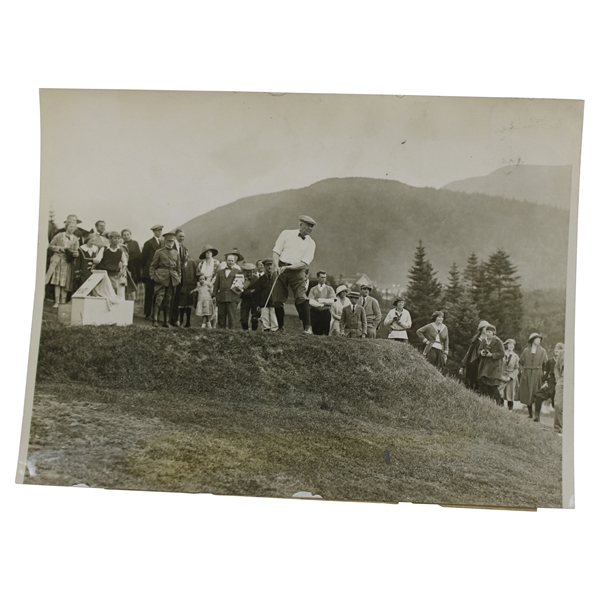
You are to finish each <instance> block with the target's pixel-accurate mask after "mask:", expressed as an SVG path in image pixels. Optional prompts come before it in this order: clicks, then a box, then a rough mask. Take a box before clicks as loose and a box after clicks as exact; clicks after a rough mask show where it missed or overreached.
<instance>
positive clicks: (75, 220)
mask: <svg viewBox="0 0 599 599" xmlns="http://www.w3.org/2000/svg"><path fill="white" fill-rule="evenodd" d="M82 222H83V221H82V220H79V219H78V218H77V215H76V214H69V216H67V219H66V220H65V221H64V224H65V225H66V224H67V223H77V224H78V225H80V224H81V223H82Z"/></svg>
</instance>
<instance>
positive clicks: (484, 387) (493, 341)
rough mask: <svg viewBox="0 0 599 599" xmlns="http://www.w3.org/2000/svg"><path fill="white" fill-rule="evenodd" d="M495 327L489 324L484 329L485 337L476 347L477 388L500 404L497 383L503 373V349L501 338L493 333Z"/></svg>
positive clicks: (499, 382) (499, 383) (498, 383)
mask: <svg viewBox="0 0 599 599" xmlns="http://www.w3.org/2000/svg"><path fill="white" fill-rule="evenodd" d="M495 332H496V329H495V327H494V326H493V325H492V324H490V325H489V326H488V327H487V328H486V329H485V338H484V339H483V340H482V341H481V343H480V345H479V347H478V356H479V359H480V362H479V365H478V389H479V391H480V392H481V393H482V394H483V395H486V396H487V397H490V398H491V399H494V400H495V403H496V404H497V405H498V406H500V405H501V403H502V401H503V400H502V399H501V394H500V393H499V385H501V377H502V375H503V359H504V357H505V350H504V348H503V343H502V342H501V339H499V337H497V336H496V335H495Z"/></svg>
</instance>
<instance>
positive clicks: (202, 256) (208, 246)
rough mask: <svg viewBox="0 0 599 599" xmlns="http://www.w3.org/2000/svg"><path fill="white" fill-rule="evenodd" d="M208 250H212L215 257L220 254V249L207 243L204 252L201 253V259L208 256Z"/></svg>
mask: <svg viewBox="0 0 599 599" xmlns="http://www.w3.org/2000/svg"><path fill="white" fill-rule="evenodd" d="M206 252H212V257H213V258H214V256H216V255H217V254H218V250H217V249H216V248H213V247H212V246H211V245H210V244H209V243H207V244H206V245H205V246H204V247H203V248H202V252H201V253H200V260H203V259H204V258H205V257H206Z"/></svg>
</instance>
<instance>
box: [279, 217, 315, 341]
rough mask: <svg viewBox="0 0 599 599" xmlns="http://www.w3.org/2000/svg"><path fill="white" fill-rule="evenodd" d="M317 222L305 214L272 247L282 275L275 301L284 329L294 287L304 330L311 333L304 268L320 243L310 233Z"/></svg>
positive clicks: (280, 322) (280, 326)
mask: <svg viewBox="0 0 599 599" xmlns="http://www.w3.org/2000/svg"><path fill="white" fill-rule="evenodd" d="M315 225H316V221H315V220H314V219H313V218H310V217H309V216H306V215H305V214H304V215H302V216H300V217H299V227H298V228H297V229H287V230H285V231H282V232H281V234H280V235H279V237H278V238H277V241H276V243H275V246H274V248H273V250H272V259H273V271H274V273H275V275H277V277H278V278H277V282H276V284H275V287H274V291H273V296H274V302H273V303H274V307H275V313H276V315H277V321H278V324H279V330H280V331H283V330H284V325H285V308H284V306H285V301H286V300H287V297H288V295H289V292H290V291H291V293H292V294H293V299H294V301H295V306H296V308H297V311H298V313H299V315H300V318H301V320H302V324H303V326H304V333H311V327H310V306H309V303H308V296H307V295H306V287H305V284H306V276H305V272H304V271H305V270H306V269H307V268H308V266H309V265H310V263H311V262H312V260H313V259H314V252H315V250H316V244H315V243H314V240H313V239H312V238H311V237H310V235H311V233H312V229H313V228H314V226H315Z"/></svg>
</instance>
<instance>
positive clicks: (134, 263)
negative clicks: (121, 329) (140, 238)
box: [121, 229, 142, 300]
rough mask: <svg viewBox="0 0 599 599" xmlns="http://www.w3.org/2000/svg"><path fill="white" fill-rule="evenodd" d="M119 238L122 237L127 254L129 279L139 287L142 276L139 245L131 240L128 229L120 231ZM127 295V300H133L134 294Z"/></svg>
mask: <svg viewBox="0 0 599 599" xmlns="http://www.w3.org/2000/svg"><path fill="white" fill-rule="evenodd" d="M121 236H122V237H123V247H124V248H125V249H126V250H127V254H129V260H128V263H127V268H128V269H129V273H130V274H131V279H132V280H133V283H135V285H139V284H140V283H141V275H142V272H141V248H140V247H139V243H137V241H135V240H134V239H132V238H131V231H130V230H129V229H123V230H122V231H121ZM128 295H129V297H127V299H132V300H134V299H135V292H133V293H130V294H128Z"/></svg>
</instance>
